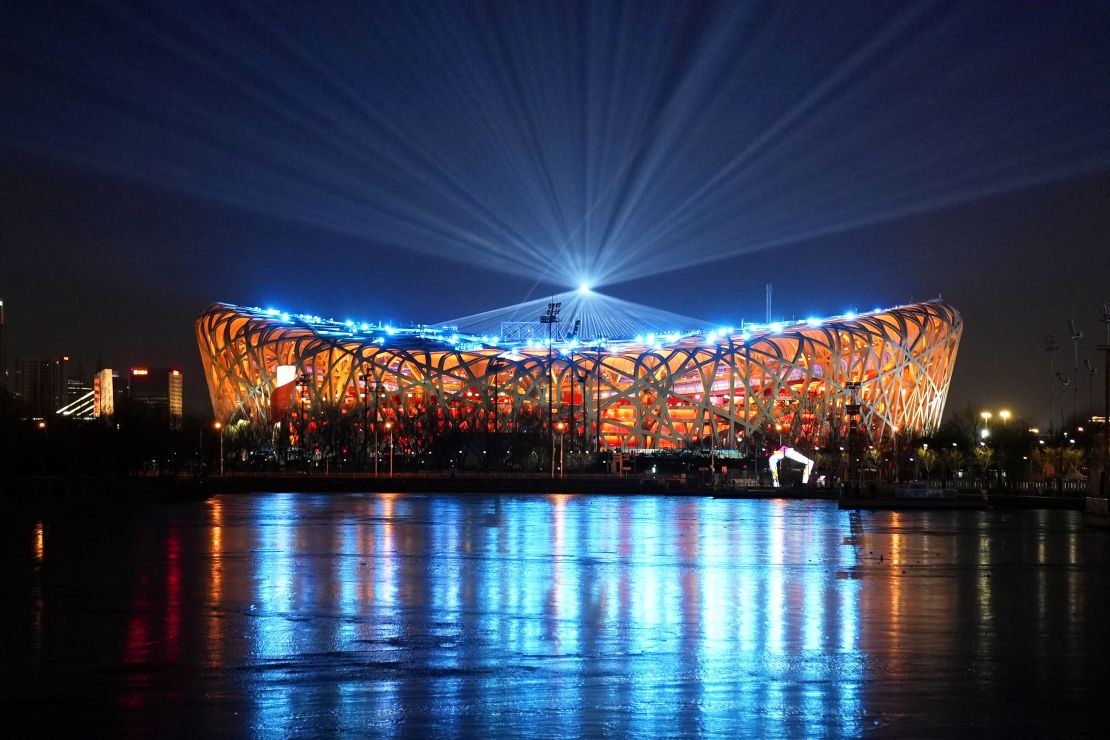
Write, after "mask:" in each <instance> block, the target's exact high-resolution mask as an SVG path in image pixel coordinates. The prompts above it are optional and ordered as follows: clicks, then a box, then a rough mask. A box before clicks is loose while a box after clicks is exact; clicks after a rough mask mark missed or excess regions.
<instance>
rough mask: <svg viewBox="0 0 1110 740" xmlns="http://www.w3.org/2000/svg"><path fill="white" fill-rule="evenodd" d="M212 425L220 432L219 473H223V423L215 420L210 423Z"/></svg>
mask: <svg viewBox="0 0 1110 740" xmlns="http://www.w3.org/2000/svg"><path fill="white" fill-rule="evenodd" d="M212 427H213V428H214V429H215V430H216V431H217V432H219V433H220V475H223V474H224V425H223V422H220V421H217V422H215V423H214V424H212Z"/></svg>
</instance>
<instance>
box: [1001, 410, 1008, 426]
mask: <svg viewBox="0 0 1110 740" xmlns="http://www.w3.org/2000/svg"><path fill="white" fill-rule="evenodd" d="M998 418H999V419H1002V423H1003V425H1005V424H1006V422H1008V421H1010V412H1009V411H1007V410H1006V409H1002V410H1001V411H999V412H998Z"/></svg>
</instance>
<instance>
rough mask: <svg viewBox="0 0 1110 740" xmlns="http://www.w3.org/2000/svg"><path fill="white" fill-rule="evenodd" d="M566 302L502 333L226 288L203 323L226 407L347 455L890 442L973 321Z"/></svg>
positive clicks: (939, 388)
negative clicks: (692, 311) (251, 299)
mask: <svg viewBox="0 0 1110 740" xmlns="http://www.w3.org/2000/svg"><path fill="white" fill-rule="evenodd" d="M558 305H559V304H556V303H551V304H549V305H548V314H547V318H548V319H549V321H547V322H544V317H540V321H539V322H537V323H536V325H535V326H534V327H530V328H529V327H525V328H526V329H527V331H521V326H520V325H519V323H517V324H510V323H507V322H503V323H502V327H503V331H502V332H501V334H500V335H493V334H483V335H478V334H470V333H467V332H466V331H465V328H460V327H453V326H444V325H435V326H412V327H407V328H402V327H394V326H391V325H387V324H381V323H377V324H367V323H362V324H358V323H355V322H351V321H346V322H338V321H333V320H325V319H323V318H321V317H319V316H311V315H305V314H300V315H291V314H288V313H283V312H281V311H279V310H277V309H272V308H271V309H262V308H244V307H239V306H234V305H229V304H223V303H218V304H215V305H212V306H211V307H209V308H208V309H207V310H205V311H204V312H203V313H202V314H201V315H200V316H199V318H198V319H197V324H196V330H197V340H198V343H199V347H200V354H201V360H202V363H203V366H204V374H205V378H206V380H207V383H208V389H209V392H210V394H211V402H212V409H213V412H214V413H215V417H216V419H217V420H220V421H222V422H224V423H231V424H234V423H239V424H249V425H250V426H251V427H252V428H255V429H258V430H259V431H262V430H266V433H267V434H269V435H272V439H273V442H274V444H275V446H276V447H281V446H285V447H287V448H296V447H298V446H299V447H300V448H302V449H304V448H305V446H306V445H311V446H312V447H313V448H315V449H316V450H317V451H319V450H320V448H321V447H324V446H327V445H329V444H330V445H332V446H333V447H332V448H333V449H337V448H338V446H342V447H343V448H344V450H346V451H349V452H350V453H351V454H352V456H353V455H354V454H355V453H354V451H355V450H358V449H359V448H362V449H363V450H366V449H369V448H370V447H371V446H374V447H375V448H376V449H378V450H380V449H381V447H380V445H381V444H382V443H383V440H384V438H385V436H386V435H387V434H388V437H389V444H390V449H391V450H392V449H394V448H396V449H397V450H398V451H399V452H400V453H401V454H408V455H412V456H418V455H421V454H423V453H424V451H426V450H431V449H432V448H433V447H434V446H435V445H436V444H437V442H438V441H440V440H443V439H451V440H454V441H457V440H459V439H460V438H466V439H470V440H472V441H473V440H478V441H477V442H476V445H477V446H478V447H483V448H484V447H487V446H490V445H493V446H496V447H498V448H499V449H503V448H504V447H505V444H506V443H507V442H506V441H507V440H513V439H518V440H527V439H533V440H535V439H542V440H547V439H551V440H554V438H555V437H558V438H559V439H560V440H561V441H562V443H563V444H564V445H565V446H566V448H567V449H569V450H572V451H574V450H577V451H580V452H603V451H615V450H625V451H629V450H637V451H643V450H690V449H705V450H709V449H713V450H716V451H718V452H722V453H727V451H729V450H732V451H736V450H743V449H745V445H749V446H751V445H756V444H762V443H763V441H764V440H773V441H775V442H776V443H778V444H785V443H789V444H793V445H795V446H798V447H801V448H803V449H807V448H808V449H811V450H812V449H815V448H816V447H818V446H819V445H821V444H826V443H829V440H835V439H844V436H845V435H846V434H847V433H848V432H849V429H853V430H854V429H858V434H862V435H864V438H865V439H866V440H868V441H870V442H871V443H872V444H879V443H880V442H881V441H882V440H883V439H884V438H889V437H890V436H892V435H893V434H895V433H896V432H897V431H898V430H899V429H902V430H906V431H909V430H926V429H930V428H934V427H936V426H937V425H938V424H939V422H940V418H941V414H942V412H943V409H944V403H945V397H946V395H947V392H948V385H949V381H950V379H951V376H952V369H953V365H954V362H955V359H956V352H957V349H958V347H959V342H960V336H961V333H962V329H963V324H962V320H961V318H960V315H959V313H958V312H957V311H956V310H955V309H954V308H953V307H951V306H949V305H947V304H945V303H944V302H942V301H940V300H934V301H928V302H923V303H916V304H912V305H905V306H898V307H896V308H891V309H885V310H876V311H872V312H869V313H861V314H858V315H856V314H846V315H841V316H836V317H830V318H826V319H807V320H805V321H801V322H795V323H786V324H778V323H775V324H767V325H755V324H745V325H743V326H741V327H740V328H739V329H736V328H734V327H724V328H720V329H706V328H699V329H697V330H690V331H684V332H680V331H674V332H670V333H660V334H655V333H649V334H647V335H639V336H633V337H625V338H620V337H616V338H614V337H600V336H594V337H588V336H583V335H582V334H581V332H580V329H579V326H580V324H581V322H580V321H579V322H576V324H575V330H574V332H573V333H571V332H570V331H569V330H568V331H567V332H565V333H560V332H558V331H556V330H555V329H554V328H553V325H557V322H555V321H553V320H551V319H553V318H554V317H555V316H556V315H557V314H556V313H554V312H555V311H557V309H558ZM545 323H546V326H545V325H544V324H545ZM566 323H568V324H569V322H566ZM544 331H546V332H547V335H546V336H545V335H544V333H543V332H544ZM494 439H495V440H498V441H499V442H498V443H497V444H494V443H492V442H489V440H494ZM337 440H338V441H337ZM452 444H454V442H453V443H452ZM428 454H430V453H428ZM539 454H541V455H542V454H543V452H542V450H541V452H540V453H539Z"/></svg>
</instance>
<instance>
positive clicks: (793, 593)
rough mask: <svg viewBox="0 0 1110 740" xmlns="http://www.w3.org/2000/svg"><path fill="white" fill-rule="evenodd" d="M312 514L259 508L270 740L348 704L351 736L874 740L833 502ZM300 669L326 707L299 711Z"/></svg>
mask: <svg viewBox="0 0 1110 740" xmlns="http://www.w3.org/2000/svg"><path fill="white" fill-rule="evenodd" d="M347 503H349V505H347ZM328 504H329V508H330V509H332V510H334V508H335V507H334V502H333V501H328ZM319 505H320V502H319V500H318V499H314V498H312V497H305V496H296V495H272V496H269V497H265V498H262V499H259V500H257V506H256V513H257V517H256V520H255V523H254V527H253V529H254V535H255V536H256V537H257V540H258V544H257V547H255V548H252V549H251V551H250V552H249V553H248V554H247V558H248V561H249V564H250V570H251V573H252V579H251V583H252V593H250V594H249V595H247V594H242V595H241V596H247V597H248V600H249V602H250V604H251V607H250V615H251V619H250V620H249V622H248V624H249V626H250V629H249V630H248V631H247V633H246V636H247V641H248V644H249V647H248V648H247V650H248V653H249V655H250V656H251V657H252V659H253V661H254V662H255V663H256V664H257V665H258V666H260V667H263V668H268V670H265V671H262V672H260V673H259V682H258V685H257V686H256V687H254V691H253V692H252V696H253V698H254V699H255V702H254V711H255V716H256V718H257V721H256V724H255V727H256V729H259V730H262V731H264V732H278V733H283V734H284V733H287V732H297V731H298V730H302V729H304V727H303V726H302V725H300V724H298V723H299V722H301V721H303V720H302V717H303V715H304V712H305V702H306V701H320V702H330V701H332V699H333V698H334V701H335V705H334V706H329V707H327V711H326V712H325V714H327V715H328V716H329V717H333V718H335V721H336V722H337V727H338V728H339V729H350V730H355V729H356V728H358V727H359V726H361V725H362V724H364V723H366V722H368V721H369V722H372V723H374V724H375V726H376V729H377V730H378V731H380V732H383V733H386V734H389V733H390V732H392V733H398V734H400V733H404V732H406V731H408V730H411V729H413V728H412V727H411V726H410V725H409V723H411V722H414V721H415V722H417V723H424V722H430V723H431V724H432V725H433V726H435V727H436V728H437V729H440V730H444V731H448V732H453V731H458V732H464V731H465V733H466V734H472V733H474V732H496V731H498V730H509V729H517V730H520V729H529V728H528V726H527V725H524V724H521V723H523V722H524V721H525V718H526V717H528V716H532V715H534V714H535V713H536V712H540V713H541V714H542V715H543V724H542V726H535V727H532V728H530V729H532V730H535V731H537V732H539V733H540V734H579V733H581V732H584V731H594V730H596V731H617V732H637V733H638V732H650V733H653V734H658V733H663V734H674V733H684V732H709V733H717V732H721V733H725V732H728V731H729V730H730V728H731V729H735V727H736V722H737V721H740V720H742V721H743V722H745V723H746V724H747V726H748V727H749V728H750V729H751V731H753V732H756V733H759V734H779V733H782V732H786V731H787V730H788V729H790V728H794V727H796V726H798V725H799V722H801V726H802V727H803V728H804V729H805V730H806V731H811V732H817V731H818V730H819V729H820V728H826V729H829V728H832V729H834V730H836V731H838V732H843V733H854V732H857V731H858V730H859V729H860V724H859V723H860V719H861V713H862V708H861V706H860V704H859V684H860V682H861V680H862V675H861V671H862V667H863V660H862V657H861V656H860V654H859V653H858V645H859V636H858V629H859V618H858V614H857V612H858V609H859V581H858V580H856V579H852V578H837V577H836V573H837V572H838V570H840V569H844V568H852V567H854V566H855V565H856V554H855V553H856V548H854V547H845V546H844V545H843V544H842V542H843V539H844V538H845V537H846V536H847V535H848V532H847V518H846V516H845V515H843V514H841V513H839V512H837V511H836V510H835V509H832V508H829V507H827V506H824V507H812V506H807V507H798V506H795V505H791V504H787V503H785V502H781V501H777V502H766V503H759V504H757V505H754V506H753V505H751V504H746V503H743V502H735V501H728V502H726V501H712V500H702V499H695V500H683V499H673V498H668V499H660V498H655V499H651V498H644V499H621V498H605V497H577V496H567V495H553V496H548V497H534V498H494V499H488V500H481V501H475V500H473V499H467V498H452V497H438V498H432V497H429V498H419V497H393V496H383V497H373V498H369V499H351V500H350V501H349V502H346V503H345V505H344V506H342V507H341V511H340V512H339V513H338V516H337V517H336V516H331V517H329V518H328V519H326V520H325V521H320V520H319V519H318V516H317V514H316V513H315V509H316V507H317V506H319ZM329 538H330V541H329ZM214 541H215V540H214ZM223 560H224V558H221V557H215V558H213V559H212V563H213V567H216V565H217V564H218V563H221V562H222V561H223ZM225 567H226V566H225ZM213 578H214V579H216V578H219V576H218V575H217V574H216V572H215V571H214V573H213ZM321 583H323V584H326V585H325V586H323V587H321ZM298 658H300V659H302V660H301V662H297V661H298ZM305 658H307V659H308V660H309V661H310V665H311V666H312V667H314V668H315V669H316V670H318V671H320V672H322V673H323V674H325V675H326V676H327V677H328V679H330V680H329V681H328V682H327V683H326V685H325V687H326V688H327V689H328V691H329V692H330V691H331V690H332V689H334V692H335V696H334V697H333V698H332V697H325V696H318V697H315V698H314V699H312V700H306V699H305V698H304V694H305V692H306V687H303V686H299V685H298V683H299V682H298V680H297V679H298V677H299V676H301V675H302V672H303V671H304V670H305V666H304V662H303V659H305ZM332 682H334V686H332V685H331V684H332ZM325 687H312V686H309V687H307V691H308V692H313V691H320V692H322V691H323V690H324V688H325ZM294 689H295V691H294ZM295 694H299V695H300V696H297V695H295ZM414 695H419V696H421V697H422V699H421V702H420V706H422V709H421V710H420V711H422V712H427V716H413V711H412V709H413V708H412V707H409V706H406V703H407V702H408V701H409V700H410V699H411V698H412V697H413V696H414ZM323 709H324V707H319V708H318V710H317V713H318V712H319V711H321V710H323Z"/></svg>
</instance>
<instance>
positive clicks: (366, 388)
mask: <svg viewBox="0 0 1110 740" xmlns="http://www.w3.org/2000/svg"><path fill="white" fill-rule="evenodd" d="M358 380H359V383H360V384H361V385H362V459H363V460H364V461H366V460H369V459H370V376H369V375H367V374H365V373H363V374H362V375H359V376H358Z"/></svg>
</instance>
